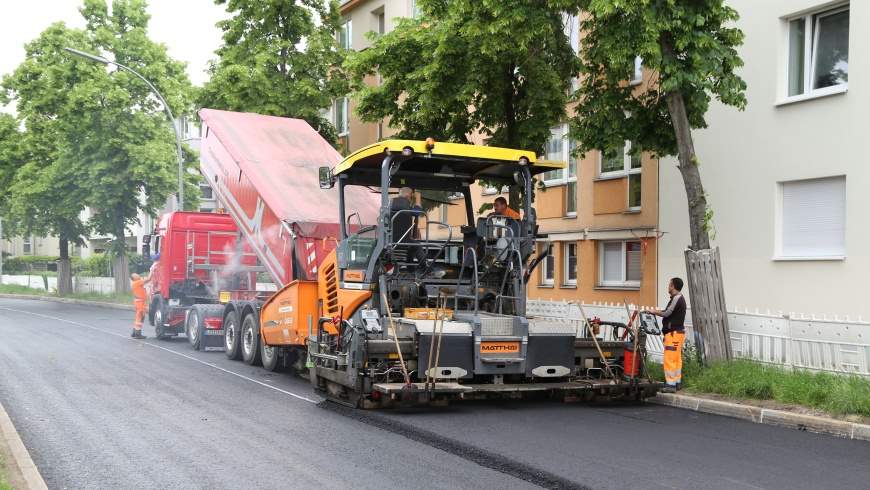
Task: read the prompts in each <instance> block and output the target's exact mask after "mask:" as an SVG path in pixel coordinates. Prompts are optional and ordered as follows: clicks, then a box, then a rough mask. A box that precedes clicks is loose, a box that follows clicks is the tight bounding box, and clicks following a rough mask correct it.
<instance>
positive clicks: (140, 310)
mask: <svg viewBox="0 0 870 490" xmlns="http://www.w3.org/2000/svg"><path fill="white" fill-rule="evenodd" d="M133 305H135V306H136V319H135V320H133V328H135V329H136V330H142V321H143V320H145V312H146V311H147V310H146V309H145V300H144V299H139V298H136V299H134V300H133Z"/></svg>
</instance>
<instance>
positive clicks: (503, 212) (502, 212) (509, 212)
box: [492, 196, 520, 220]
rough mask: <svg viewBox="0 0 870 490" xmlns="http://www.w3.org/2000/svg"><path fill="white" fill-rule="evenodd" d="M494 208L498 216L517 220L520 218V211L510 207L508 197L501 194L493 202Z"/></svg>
mask: <svg viewBox="0 0 870 490" xmlns="http://www.w3.org/2000/svg"><path fill="white" fill-rule="evenodd" d="M492 208H493V214H494V215H496V216H504V217H505V218H510V219H516V220H518V219H520V213H518V212H516V211H514V210H513V209H511V208H509V207H508V202H507V199H505V198H503V197H501V196H499V197H497V198H495V202H493V203H492Z"/></svg>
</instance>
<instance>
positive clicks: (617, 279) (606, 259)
mask: <svg viewBox="0 0 870 490" xmlns="http://www.w3.org/2000/svg"><path fill="white" fill-rule="evenodd" d="M641 251H642V248H641V244H640V242H639V241H619V242H600V245H599V253H598V256H599V259H598V262H599V271H598V277H599V280H598V282H599V284H600V285H601V286H605V287H606V286H617V287H640V280H641V276H642V273H641V255H642V252H641Z"/></svg>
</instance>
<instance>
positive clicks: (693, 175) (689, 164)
mask: <svg viewBox="0 0 870 490" xmlns="http://www.w3.org/2000/svg"><path fill="white" fill-rule="evenodd" d="M666 97H667V102H668V112H669V113H670V115H671V122H672V123H673V125H674V133H675V134H676V137H677V150H678V158H679V161H680V165H679V166H678V167H677V168H679V169H680V174H682V176H683V184H684V185H685V186H686V197H687V199H688V201H689V231H690V232H691V236H692V244H691V249H692V250H704V249H708V248H710V235H709V234H708V233H707V229H706V228H705V219H704V217H705V215H706V213H707V196H706V195H705V193H704V185H703V184H702V183H701V173H700V172H699V171H698V159H697V157H696V156H695V144H694V143H693V142H692V130H691V128H690V127H689V118H688V116H687V115H686V104H685V101H684V100H683V94H682V93H680V92H670V93H668V94H667V96H666Z"/></svg>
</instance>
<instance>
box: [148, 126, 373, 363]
mask: <svg viewBox="0 0 870 490" xmlns="http://www.w3.org/2000/svg"><path fill="white" fill-rule="evenodd" d="M200 117H201V119H202V123H203V139H202V147H201V155H200V161H201V163H200V171H201V172H202V175H203V176H204V178H205V179H206V180H207V181H208V183H209V185H210V186H211V187H212V189H213V191H214V193H215V195H216V197H217V199H218V202H219V203H220V205H221V206H222V208H223V210H224V211H225V212H226V214H221V213H189V212H183V213H182V212H175V213H168V214H166V215H164V216H163V217H162V218H161V220H160V222H159V225H158V227H157V229H155V231H154V239H153V240H154V252H156V253H158V254H159V260H158V261H157V265H156V267H155V268H154V271H155V274H154V276H155V283H154V286H153V290H154V293H153V295H152V300H151V310H150V311H151V313H150V315H149V316H150V317H151V318H152V322H153V324H154V325H155V332H156V333H157V336H158V338H165V337H167V336H172V335H178V334H179V333H182V332H183V333H185V334H186V335H187V337H188V339H189V340H190V341H191V344H192V345H193V346H194V348H197V349H210V348H215V347H216V348H222V349H226V351H227V355H228V356H229V357H231V358H242V359H244V360H245V361H246V362H248V363H254V362H257V361H259V349H258V348H257V346H256V345H254V344H253V342H254V341H255V340H257V338H258V336H257V335H256V332H253V331H252V326H254V325H258V324H259V318H258V315H259V311H260V308H261V307H262V305H263V302H264V301H265V300H266V299H268V298H269V297H270V296H271V294H272V293H273V292H274V291H257V290H256V284H257V281H256V273H257V272H266V273H268V276H269V277H270V278H271V280H272V282H273V283H274V284H275V285H276V286H277V288H278V289H281V288H282V287H284V286H286V285H288V284H290V283H292V282H294V281H299V280H314V279H316V277H317V270H318V269H317V267H318V265H319V264H320V263H321V262H322V261H323V259H324V258H325V257H326V255H327V254H328V253H329V252H330V251H332V250H333V249H334V248H335V247H336V245H337V236H338V233H339V225H338V223H337V222H336V220H337V215H338V212H337V210H338V192H337V191H336V190H331V191H324V190H321V189H320V188H319V187H318V185H317V181H318V168H319V167H321V166H324V165H329V166H333V165H335V164H337V163H338V162H339V161H340V160H341V156H340V155H339V154H338V152H336V151H335V149H334V148H332V146H330V145H329V144H328V143H327V142H326V141H325V140H324V139H323V138H321V137H320V135H319V134H318V133H317V132H316V131H315V130H314V129H312V128H311V127H310V126H309V125H308V124H307V123H306V122H305V121H302V120H298V119H288V118H280V117H272V116H263V115H259V114H250V113H238V112H228V111H219V110H212V109H203V110H202V111H200ZM344 199H345V200H346V205H347V206H348V207H350V208H351V209H354V210H355V211H356V216H355V217H353V222H354V223H369V224H370V223H374V222H375V221H376V216H377V212H378V206H379V200H378V197H377V195H375V194H371V193H370V192H368V191H366V190H364V189H359V190H357V191H356V192H354V193H348V194H346V195H345V196H344ZM357 226H358V225H357ZM351 227H355V226H354V225H353V224H352V225H351ZM243 326H245V327H246V328H247V331H246V332H245V333H242V331H241V329H242V327H243ZM243 337H244V338H243ZM281 354H282V356H281V357H283V358H284V359H281V360H283V361H286V360H288V359H291V358H292V359H296V358H298V356H296V355H295V353H292V352H289V351H287V352H284V351H282V352H281ZM284 354H288V355H284Z"/></svg>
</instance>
